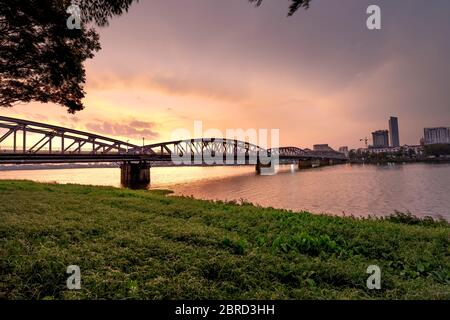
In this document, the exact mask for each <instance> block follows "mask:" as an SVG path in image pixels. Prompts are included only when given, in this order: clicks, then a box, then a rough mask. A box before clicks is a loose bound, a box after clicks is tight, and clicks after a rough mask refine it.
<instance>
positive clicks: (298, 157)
mask: <svg viewBox="0 0 450 320" xmlns="http://www.w3.org/2000/svg"><path fill="white" fill-rule="evenodd" d="M156 161H163V162H172V163H174V164H175V165H193V164H194V165H233V164H254V165H256V169H257V171H258V172H261V170H262V169H265V168H266V167H271V168H273V165H274V164H284V163H298V164H299V167H300V168H304V167H311V166H314V165H324V164H335V163H341V162H343V161H346V158H345V156H344V155H343V154H342V153H339V152H335V151H329V152H319V151H312V150H308V149H300V148H296V147H281V148H273V149H264V148H261V147H259V146H257V145H254V144H251V143H248V142H243V141H239V140H231V139H217V138H200V139H189V140H178V141H170V142H163V143H158V144H150V145H144V146H138V145H135V144H131V143H128V142H123V141H120V140H117V139H111V138H108V137H104V136H100V135H96V134H91V133H87V132H83V131H79V130H74V129H70V128H64V127H58V126H53V125H48V124H44V123H39V122H34V121H28V120H21V119H15V118H9V117H2V116H0V164H32V163H80V162H120V163H121V168H122V182H123V183H125V184H127V183H131V182H143V183H145V182H147V181H148V182H149V179H150V175H149V168H150V162H156ZM148 182H147V183H148Z"/></svg>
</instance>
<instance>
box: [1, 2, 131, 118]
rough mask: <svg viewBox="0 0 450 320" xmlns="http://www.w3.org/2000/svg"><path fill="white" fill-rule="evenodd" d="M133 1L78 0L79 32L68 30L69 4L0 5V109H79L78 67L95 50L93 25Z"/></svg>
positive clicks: (81, 74) (96, 39) (82, 74)
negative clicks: (22, 105) (29, 105)
mask: <svg viewBox="0 0 450 320" xmlns="http://www.w3.org/2000/svg"><path fill="white" fill-rule="evenodd" d="M132 2H133V0H81V1H80V8H81V18H82V21H81V29H69V28H68V27H67V24H66V21H67V18H68V17H69V16H70V14H69V13H67V12H66V10H67V8H68V7H69V6H70V5H71V2H70V1H69V0H27V1H23V0H7V1H3V0H1V1H0V106H1V107H11V106H13V105H14V104H16V103H19V102H31V101H39V102H44V103H47V102H53V103H57V104H61V105H63V106H66V107H67V108H68V111H69V112H71V113H73V112H76V111H78V110H82V109H83V108H84V106H83V104H82V101H81V100H82V99H83V97H84V95H85V91H84V89H83V85H84V83H85V81H86V72H85V69H84V66H83V63H84V61H85V60H86V59H88V58H92V57H93V56H94V53H95V52H96V51H98V50H100V42H99V35H98V33H97V31H96V30H95V29H94V28H93V25H98V26H105V25H107V24H108V20H109V19H110V18H111V17H112V16H114V15H120V14H122V13H123V12H124V11H127V10H128V8H129V6H130V5H131V3H132ZM88 25H91V26H88Z"/></svg>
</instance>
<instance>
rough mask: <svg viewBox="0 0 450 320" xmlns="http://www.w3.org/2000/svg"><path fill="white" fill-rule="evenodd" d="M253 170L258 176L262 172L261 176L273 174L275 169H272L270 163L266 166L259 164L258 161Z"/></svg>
mask: <svg viewBox="0 0 450 320" xmlns="http://www.w3.org/2000/svg"><path fill="white" fill-rule="evenodd" d="M255 170H256V172H257V173H258V174H261V172H263V174H271V173H274V171H275V168H274V167H272V162H269V163H267V164H265V163H261V161H259V159H258V162H257V163H256V166H255Z"/></svg>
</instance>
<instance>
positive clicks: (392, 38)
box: [0, 0, 450, 150]
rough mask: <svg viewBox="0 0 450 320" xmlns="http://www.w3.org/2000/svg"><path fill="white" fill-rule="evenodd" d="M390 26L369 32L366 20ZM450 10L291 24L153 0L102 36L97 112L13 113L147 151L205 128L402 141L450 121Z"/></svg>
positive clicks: (41, 109)
mask: <svg viewBox="0 0 450 320" xmlns="http://www.w3.org/2000/svg"><path fill="white" fill-rule="evenodd" d="M370 4H377V5H379V6H380V7H381V9H382V14H383V27H382V29H381V30H377V31H370V30H368V29H367V27H366V23H365V20H366V17H367V14H366V9H367V7H368V5H370ZM448 12H450V1H447V0H435V1H433V4H432V5H427V6H425V5H424V2H423V1H421V0H411V1H409V2H408V5H407V6H405V4H404V2H401V1H387V0H346V1H339V2H338V1H313V2H312V3H311V8H310V9H309V10H306V11H304V10H300V11H299V12H298V13H297V14H296V15H294V16H293V17H290V18H287V17H286V6H285V5H280V4H279V3H278V1H265V2H264V3H263V6H261V7H259V8H255V7H254V6H253V5H250V4H248V3H247V2H246V1H240V0H233V1H210V0H185V1H182V2H173V1H165V0H154V1H140V2H139V3H135V4H133V5H132V6H131V8H130V11H129V12H128V13H126V14H124V15H123V16H121V17H119V18H114V19H112V21H111V24H110V26H109V27H106V28H101V29H100V35H101V38H100V42H101V45H102V50H101V51H100V52H99V53H98V54H97V55H96V56H95V57H94V59H92V60H89V61H88V63H87V65H86V69H87V75H86V76H87V83H86V87H85V89H86V93H87V95H86V99H85V101H84V103H85V105H86V109H85V110H83V111H81V112H78V113H77V114H76V115H69V114H67V112H66V110H65V109H64V108H62V107H59V106H56V105H53V104H39V103H30V104H27V105H17V106H15V107H13V108H10V109H2V110H0V113H1V115H4V116H10V117H17V118H25V119H29V120H35V121H41V122H46V123H51V124H54V125H61V126H67V127H71V128H76V129H79V130H85V131H89V132H96V133H99V134H102V135H106V136H110V137H115V138H118V139H128V138H129V139H130V142H133V143H136V144H138V143H139V144H140V143H141V141H142V137H145V141H146V142H148V143H151V142H159V141H167V140H169V139H170V136H171V133H172V132H173V131H174V130H176V129H178V128H187V129H191V128H192V126H193V123H194V121H195V120H202V121H203V122H204V123H205V126H206V127H208V128H218V129H219V130H221V131H225V130H226V129H227V128H230V129H233V128H243V129H247V128H265V129H280V144H281V145H294V146H299V147H304V148H307V147H308V148H312V146H313V145H314V144H321V143H327V144H328V145H329V146H331V147H333V148H334V149H336V150H337V149H338V148H339V147H340V146H342V145H348V146H349V148H359V147H364V142H363V141H360V139H364V138H365V137H369V136H370V133H371V132H372V131H373V130H376V129H382V128H386V126H387V125H386V123H387V119H388V117H389V116H391V115H395V116H397V117H398V118H399V119H400V131H401V132H400V136H401V137H400V143H401V144H402V145H403V144H410V145H411V144H418V143H419V141H420V139H421V138H422V136H423V128H426V127H448V125H449V123H450V90H448V84H449V83H450V64H449V63H448V61H449V60H450V59H449V58H450V56H449V55H450V37H448V30H450V20H449V19H448Z"/></svg>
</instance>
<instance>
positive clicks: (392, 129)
mask: <svg viewBox="0 0 450 320" xmlns="http://www.w3.org/2000/svg"><path fill="white" fill-rule="evenodd" d="M389 135H390V138H391V147H400V136H399V133H398V118H397V117H391V118H390V119H389Z"/></svg>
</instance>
